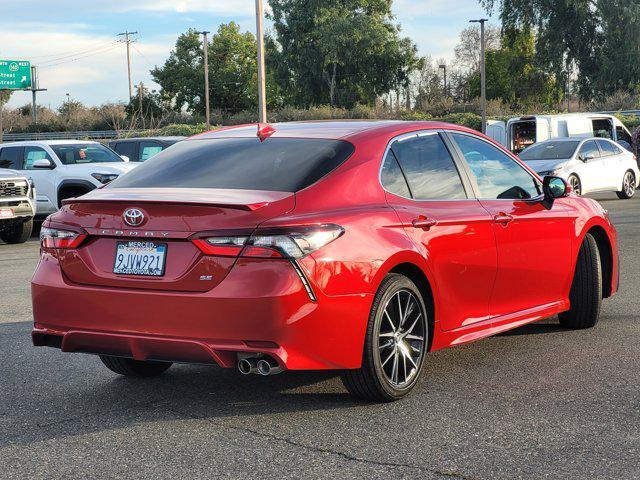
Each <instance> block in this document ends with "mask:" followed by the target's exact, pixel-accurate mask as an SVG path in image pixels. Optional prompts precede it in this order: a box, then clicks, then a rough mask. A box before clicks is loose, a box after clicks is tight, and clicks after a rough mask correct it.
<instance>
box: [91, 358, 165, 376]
mask: <svg viewBox="0 0 640 480" xmlns="http://www.w3.org/2000/svg"><path fill="white" fill-rule="evenodd" d="M100 360H102V363H104V365H105V366H106V367H107V368H108V369H109V370H111V371H112V372H115V373H117V374H119V375H125V376H127V377H157V376H158V375H162V374H163V373H164V372H165V371H167V370H168V369H169V367H171V365H172V363H170V362H142V361H139V360H133V359H131V358H122V357H111V356H109V355H100Z"/></svg>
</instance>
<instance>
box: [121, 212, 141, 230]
mask: <svg viewBox="0 0 640 480" xmlns="http://www.w3.org/2000/svg"><path fill="white" fill-rule="evenodd" d="M122 218H123V219H124V223H126V224H127V225H129V226H131V227H139V226H140V225H142V224H143V223H144V220H145V218H144V213H142V212H141V211H140V210H138V209H137V208H129V209H128V210H125V211H124V213H123V214H122Z"/></svg>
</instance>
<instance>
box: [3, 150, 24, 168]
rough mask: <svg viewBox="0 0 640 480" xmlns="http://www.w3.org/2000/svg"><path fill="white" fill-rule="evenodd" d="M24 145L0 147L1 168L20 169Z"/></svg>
mask: <svg viewBox="0 0 640 480" xmlns="http://www.w3.org/2000/svg"><path fill="white" fill-rule="evenodd" d="M22 150H23V147H4V148H2V149H0V168H11V169H14V170H20V168H21V167H22V165H21V163H22Z"/></svg>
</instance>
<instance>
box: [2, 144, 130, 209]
mask: <svg viewBox="0 0 640 480" xmlns="http://www.w3.org/2000/svg"><path fill="white" fill-rule="evenodd" d="M136 165H137V164H135V163H127V162H126V161H125V159H123V158H122V157H120V156H119V155H118V154H116V153H115V152H114V151H113V150H111V149H110V148H108V147H105V146H104V145H102V144H100V143H98V142H85V141H79V140H50V141H29V142H12V143H3V144H0V168H10V169H13V170H17V171H19V172H20V173H21V174H22V175H24V176H28V177H30V178H32V179H33V181H34V183H35V186H36V191H37V197H36V200H37V203H36V205H37V209H36V214H37V215H38V217H40V218H43V217H46V216H47V215H49V214H50V213H53V212H55V211H56V210H58V208H59V207H60V206H61V205H62V200H64V199H66V198H71V197H78V196H80V195H84V194H85V193H87V192H89V191H91V190H93V189H94V188H97V187H100V186H102V185H104V184H106V183H109V182H110V181H111V180H113V179H115V178H117V177H118V176H119V175H122V174H123V173H126V172H128V171H129V170H131V169H133V168H134V167H135V166H136Z"/></svg>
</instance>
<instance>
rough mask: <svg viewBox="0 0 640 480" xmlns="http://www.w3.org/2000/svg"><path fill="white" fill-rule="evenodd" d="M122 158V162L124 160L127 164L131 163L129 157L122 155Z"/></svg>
mask: <svg viewBox="0 0 640 480" xmlns="http://www.w3.org/2000/svg"><path fill="white" fill-rule="evenodd" d="M120 158H121V159H122V160H124V161H125V162H129V161H130V159H129V157H127V156H126V155H120Z"/></svg>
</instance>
